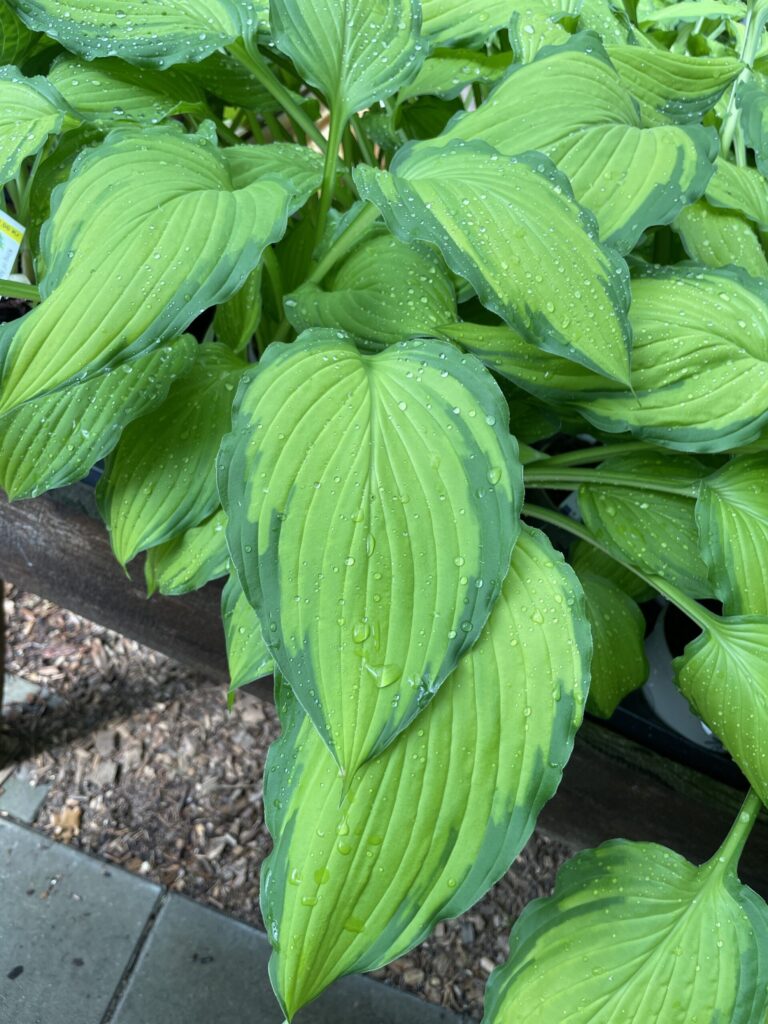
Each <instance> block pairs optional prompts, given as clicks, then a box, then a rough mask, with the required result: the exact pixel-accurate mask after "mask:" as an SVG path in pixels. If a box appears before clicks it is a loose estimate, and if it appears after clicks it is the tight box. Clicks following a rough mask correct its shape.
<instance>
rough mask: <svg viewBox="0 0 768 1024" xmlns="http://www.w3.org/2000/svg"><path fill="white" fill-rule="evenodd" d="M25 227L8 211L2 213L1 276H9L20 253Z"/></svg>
mask: <svg viewBox="0 0 768 1024" xmlns="http://www.w3.org/2000/svg"><path fill="white" fill-rule="evenodd" d="M24 230H25V229H24V228H23V227H22V226H21V224H18V223H17V222H16V221H15V220H14V219H13V217H9V216H8V214H7V213H0V277H7V276H8V275H9V274H10V273H11V271H12V270H13V265H14V263H15V262H16V257H17V256H18V255H19V249H20V248H21V240H22V239H23V237H24Z"/></svg>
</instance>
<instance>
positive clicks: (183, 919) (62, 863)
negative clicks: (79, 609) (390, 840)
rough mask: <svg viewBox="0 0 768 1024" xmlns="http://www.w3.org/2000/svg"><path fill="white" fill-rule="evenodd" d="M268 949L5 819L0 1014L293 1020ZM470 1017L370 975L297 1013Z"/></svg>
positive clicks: (226, 921)
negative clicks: (283, 1008)
mask: <svg viewBox="0 0 768 1024" xmlns="http://www.w3.org/2000/svg"><path fill="white" fill-rule="evenodd" d="M6 813H7V812H6ZM268 959H269V943H268V941H267V938H266V936H265V935H264V934H263V933H262V932H259V931H257V930H256V929H255V928H251V927H248V926H246V925H244V924H241V923H239V922H237V921H234V920H232V919H231V918H228V917H226V916H224V915H223V914H219V913H218V912H217V911H214V910H211V909H209V908H207V907H203V906H201V905H199V904H197V903H194V902H193V901H191V900H189V899H187V898H186V897H183V896H178V895H175V894H170V893H168V892H167V891H166V890H164V889H163V888H162V887H160V886H158V885H155V884H154V883H151V882H148V881H146V880H145V879H143V878H140V877H138V876H136V875H132V874H129V873H128V872H126V871H123V870H121V869H116V868H114V867H112V866H110V865H109V864H107V863H105V862H103V861H100V860H97V859H96V858H94V857H92V856H90V855H89V854H86V853H82V852H80V851H78V850H73V849H71V848H70V847H68V846H64V845H62V844H60V843H56V842H52V841H51V840H49V839H47V838H46V837H44V836H42V835H40V834H39V833H36V832H34V831H33V830H32V829H31V828H29V827H27V826H26V825H24V824H22V823H21V822H19V821H18V820H15V819H14V818H12V817H2V818H0V1024H281V1022H282V1020H283V1017H282V1014H281V1012H280V1010H279V1008H278V1005H277V1002H276V1000H275V998H274V995H273V994H272V990H271V988H270V985H269V980H268V977H267V960H268ZM460 1021H461V1018H458V1017H456V1016H454V1015H452V1014H449V1013H447V1012H446V1011H444V1010H441V1009H438V1008H437V1007H434V1006H431V1005H430V1004H428V1003H425V1002H422V1001H421V1000H418V999H416V998H414V997H413V996H410V995H407V994H406V993H403V992H399V991H398V990H397V989H394V988H391V987H389V986H386V985H383V984H382V983H380V982H375V981H371V980H369V979H366V978H360V977H354V978H345V979H344V980H342V981H340V982H338V983H336V984H335V985H334V986H332V987H331V989H329V990H328V991H327V992H325V993H324V995H323V996H322V997H321V998H320V999H319V1000H317V1002H316V1003H314V1004H312V1006H309V1007H307V1008H306V1009H305V1010H304V1011H302V1012H301V1013H299V1014H298V1015H297V1017H296V1024H460Z"/></svg>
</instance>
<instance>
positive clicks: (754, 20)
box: [720, 0, 765, 156]
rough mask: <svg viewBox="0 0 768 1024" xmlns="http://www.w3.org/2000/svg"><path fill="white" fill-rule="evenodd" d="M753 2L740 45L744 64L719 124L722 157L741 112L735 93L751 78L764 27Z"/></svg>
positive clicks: (732, 135) (726, 151) (748, 12)
mask: <svg viewBox="0 0 768 1024" xmlns="http://www.w3.org/2000/svg"><path fill="white" fill-rule="evenodd" d="M755 8H756V5H755V0H750V3H749V8H748V10H747V21H746V24H745V26H744V39H743V41H742V44H741V52H740V53H739V59H740V60H741V61H743V63H744V64H746V67H745V68H744V70H743V71H742V72H741V74H740V75H739V77H738V78H737V79H736V81H735V82H734V83H733V85H732V86H731V94H730V96H729V97H728V106H727V107H726V109H725V114H724V115H723V120H722V122H721V124H720V152H721V153H722V154H723V156H726V155H727V154H728V151H729V150H730V148H731V145H732V143H733V137H734V135H735V134H736V127H737V125H738V123H739V117H740V115H741V110H740V109H739V108H738V107H737V106H736V92H737V90H738V87H739V85H740V84H741V83H742V82H746V81H748V80H749V79H750V78H751V77H752V66H753V64H754V63H755V58H756V57H757V51H758V49H759V48H760V35H761V33H762V31H763V28H764V26H765V19H764V17H760V16H757V17H756V10H755Z"/></svg>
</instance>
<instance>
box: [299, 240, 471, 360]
mask: <svg viewBox="0 0 768 1024" xmlns="http://www.w3.org/2000/svg"><path fill="white" fill-rule="evenodd" d="M285 311H286V315H287V316H288V319H289V321H290V322H291V323H292V324H293V326H294V327H295V328H296V330H297V331H302V330H304V329H305V328H307V327H339V328H340V329H341V330H343V331H347V332H348V333H349V334H354V335H357V336H358V337H360V338H363V337H366V338H370V339H371V340H373V341H381V342H385V343H389V342H397V341H402V340H403V338H407V337H408V336H409V335H411V334H419V333H423V334H428V333H430V330H431V329H432V328H434V327H435V326H436V325H437V324H441V323H445V322H446V321H449V320H453V319H455V317H456V293H455V291H454V288H453V282H452V281H451V278H450V276H449V274H448V271H447V269H446V267H445V264H444V263H443V261H442V260H441V259H440V256H439V254H438V253H436V252H435V251H434V250H432V249H428V248H426V247H425V246H410V245H406V244H405V243H404V242H401V241H399V240H398V239H397V238H394V237H393V236H392V235H390V234H388V233H387V234H381V235H378V236H377V237H374V238H371V239H368V240H367V241H365V242H364V243H363V244H362V245H361V246H359V247H358V249H357V250H356V251H355V252H354V253H353V254H352V255H351V256H350V257H349V258H348V259H347V260H346V261H345V262H344V263H343V264H342V265H341V267H340V268H339V269H338V271H337V272H336V273H335V275H334V276H333V278H332V279H331V280H330V281H326V283H325V285H324V286H323V287H320V286H319V285H315V284H305V285H302V286H301V288H299V289H298V291H295V292H293V293H292V294H291V295H289V296H287V298H286V300H285Z"/></svg>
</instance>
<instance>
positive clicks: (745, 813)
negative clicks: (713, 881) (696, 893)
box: [704, 789, 763, 874]
mask: <svg viewBox="0 0 768 1024" xmlns="http://www.w3.org/2000/svg"><path fill="white" fill-rule="evenodd" d="M762 807H763V802H762V800H761V799H760V797H759V796H758V795H757V793H756V792H755V791H754V789H750V791H749V792H748V793H747V796H746V799H745V800H744V803H743V804H742V805H741V810H740V811H739V813H738V814H737V815H736V820H735V821H734V823H733V825H732V826H731V830H730V832H729V833H728V835H727V836H726V837H725V841H724V842H723V845H722V846H721V847H720V849H719V850H718V851H717V853H716V854H715V855H714V857H713V858H712V859H711V860H710V861H708V862H707V864H705V865H704V867H705V869H708V870H711V871H712V872H713V873H715V874H718V873H720V872H723V871H729V870H731V871H734V872H735V871H736V868H737V867H738V863H739V859H740V857H741V854H742V852H743V850H744V846H745V845H746V842H747V840H748V839H749V836H750V834H751V832H752V829H753V828H754V827H755V822H756V821H757V819H758V816H759V814H760V811H761V810H762Z"/></svg>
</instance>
